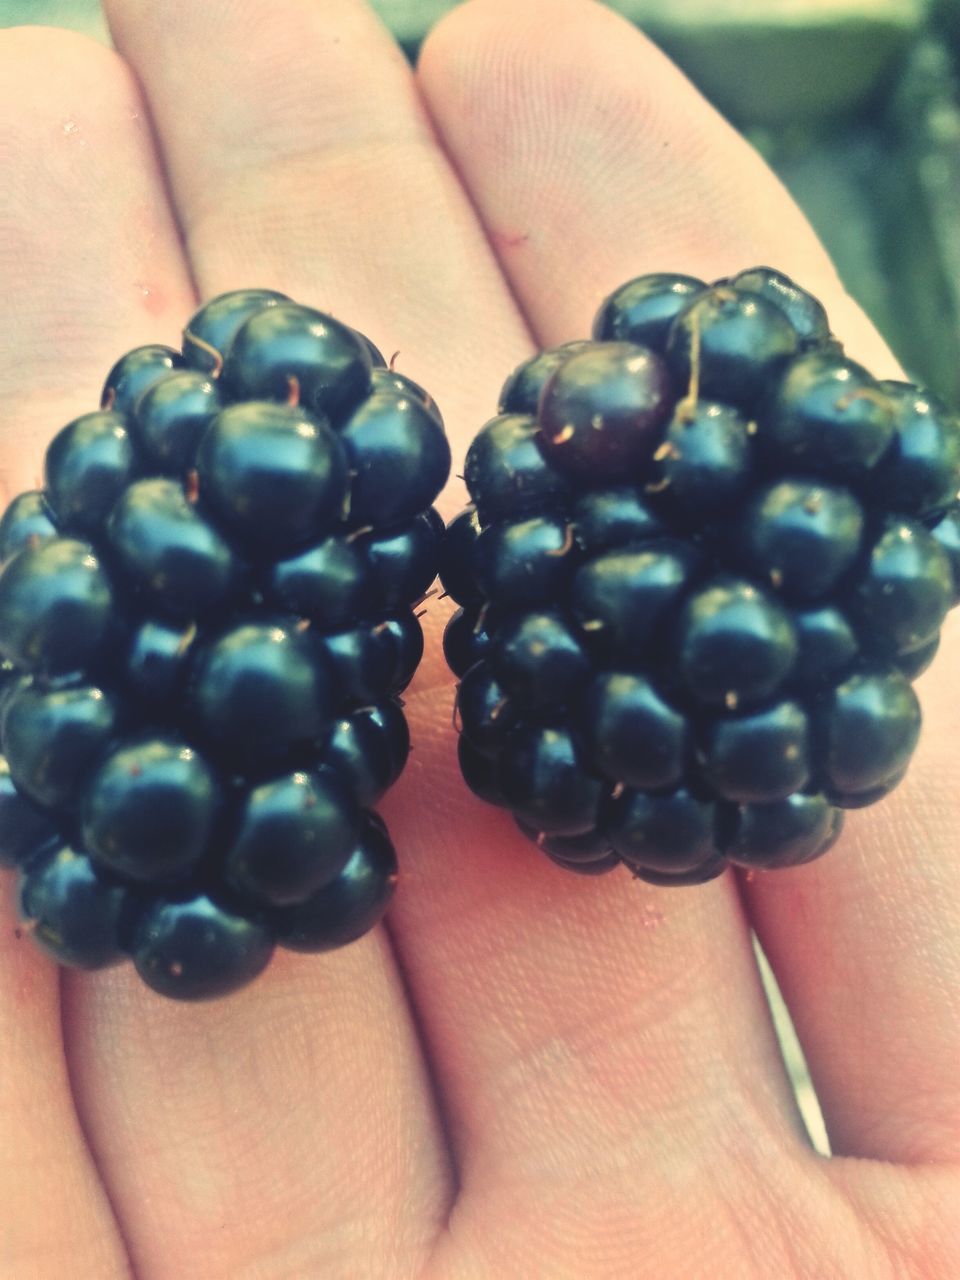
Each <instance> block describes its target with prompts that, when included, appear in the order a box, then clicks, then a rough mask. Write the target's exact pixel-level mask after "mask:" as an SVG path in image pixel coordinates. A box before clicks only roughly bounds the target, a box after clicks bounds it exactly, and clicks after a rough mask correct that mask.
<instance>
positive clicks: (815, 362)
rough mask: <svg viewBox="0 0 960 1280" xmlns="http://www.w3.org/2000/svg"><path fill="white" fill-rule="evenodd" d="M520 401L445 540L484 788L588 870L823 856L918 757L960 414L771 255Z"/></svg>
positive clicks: (463, 689) (604, 338)
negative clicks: (876, 373) (840, 333)
mask: <svg viewBox="0 0 960 1280" xmlns="http://www.w3.org/2000/svg"><path fill="white" fill-rule="evenodd" d="M499 410H500V412H499V416H498V417H495V418H494V419H493V420H492V421H491V422H490V423H488V424H487V425H486V426H485V427H484V428H483V429H482V430H481V431H480V432H479V434H478V435H477V437H476V439H475V440H474V442H473V444H472V445H471V447H470V449H469V451H468V453H467V459H466V467H465V475H466V480H467V485H468V488H469V490H470V497H471V499H472V505H471V506H470V507H469V508H467V510H466V511H465V512H464V513H463V514H462V515H461V516H459V517H458V518H457V519H456V520H455V521H454V522H453V523H452V524H451V526H450V529H449V530H448V532H447V534H446V539H445V544H444V547H443V548H442V550H441V566H442V568H441V573H442V580H443V583H444V586H445V588H446V590H447V592H448V594H450V595H452V596H453V597H454V598H455V599H456V601H457V602H458V603H459V604H460V605H461V606H462V608H461V609H460V610H459V611H458V612H457V613H456V614H455V615H454V617H453V618H452V619H451V621H450V623H449V625H448V628H447V633H446V636H445V639H444V650H445V653H446V655H447V659H448V662H449V664H450V666H451V667H452V668H453V670H454V671H455V673H456V674H457V676H458V678H459V681H460V683H459V686H458V694H457V722H458V727H459V730H460V741H459V759H460V765H461V770H462V772H463V775H464V778H465V780H466V782H467V785H468V786H469V787H470V788H471V789H472V790H473V791H474V792H476V794H477V795H479V796H480V797H481V798H483V799H485V800H487V801H488V802H490V803H492V804H496V805H500V806H502V807H504V808H506V809H509V810H510V811H511V812H512V813H513V815H514V817H515V818H516V819H517V822H518V824H519V826H520V828H521V830H522V831H524V833H525V834H526V835H527V836H528V837H529V838H530V839H531V840H533V841H534V842H535V843H536V844H537V845H538V846H539V847H540V848H541V849H542V850H543V852H544V853H545V854H546V855H547V856H548V857H549V858H550V859H552V860H553V861H554V862H556V863H557V864H558V865H559V866H561V867H563V868H565V869H568V870H571V871H576V872H579V873H580V874H587V875H596V874H600V873H602V872H606V871H609V870H611V869H612V868H613V867H615V866H617V865H618V864H619V863H620V862H623V863H625V864H626V865H627V866H628V867H629V869H630V870H631V872H632V873H633V874H635V875H636V876H638V877H640V878H641V879H644V880H647V881H649V882H650V883H653V884H663V885H680V884H700V883H703V882H705V881H707V880H710V879H712V878H713V877H714V876H716V875H719V874H720V873H721V872H722V871H723V869H724V868H725V867H726V866H728V865H730V864H738V865H741V866H744V867H748V868H759V869H769V868H775V867H785V866H795V865H799V864H801V863H804V862H807V861H809V860H810V859H812V858H815V857H818V856H820V854H822V853H824V852H825V851H826V850H827V849H828V848H829V847H830V846H831V845H832V844H833V843H834V841H835V840H836V838H837V836H838V835H839V833H840V830H841V827H842V823H843V816H844V810H845V809H851V808H859V807H861V806H863V805H865V804H869V803H873V802H874V801H875V800H877V799H879V798H881V797H882V796H884V795H886V794H888V793H889V792H890V791H891V790H892V789H893V788H894V787H895V786H896V785H897V783H898V782H899V781H900V779H901V778H902V777H903V775H904V773H905V772H906V769H907V766H908V764H909V760H910V756H911V754H912V752H913V749H914V747H915V745H916V741H917V736H918V733H919V727H920V711H919V704H918V702H917V699H916V696H915V694H914V692H913V690H912V688H911V684H910V682H911V680H913V679H915V678H916V677H917V676H918V675H919V674H920V673H921V672H922V671H923V670H925V669H926V667H927V666H928V665H929V663H930V662H931V661H932V660H933V656H934V654H935V652H936V649H937V645H938V642H939V631H940V626H941V624H942V622H943V620H944V617H945V615H946V613H947V610H948V609H949V608H950V607H951V605H954V604H957V603H958V601H960V501H958V489H960V424H958V421H957V419H956V418H955V417H954V416H953V415H951V414H950V413H949V412H948V411H947V410H946V409H945V408H944V407H943V406H942V405H941V404H939V402H937V401H936V400H935V399H934V398H932V397H930V396H928V395H926V394H925V393H923V392H922V391H920V390H919V389H918V388H916V387H913V386H911V385H908V384H905V383H890V382H885V383H884V382H878V381H876V380H875V379H873V378H872V377H871V376H870V374H869V373H868V372H867V371H866V370H865V369H863V368H862V367H861V366H859V365H857V364H855V363H853V362H852V361H850V360H848V359H846V357H845V356H844V354H843V350H842V348H841V347H840V345H839V343H838V342H837V341H836V340H835V339H834V338H833V336H832V334H831V333H830V328H829V324H828V321H827V317H826V313H825V312H824V310H823V307H822V306H821V305H820V303H819V302H818V301H817V300H816V299H815V298H814V297H813V296H812V295H811V294H809V293H807V292H806V291H805V290H803V289H802V288H800V287H799V286H798V285H796V284H795V283H794V282H793V281H792V280H790V279H789V278H788V277H787V276H785V275H783V274H782V273H781V272H778V271H775V270H773V269H772V268H769V267H757V268H752V269H750V270H747V271H742V272H740V273H739V274H738V275H735V276H733V277H732V278H730V279H728V280H724V281H719V282H717V283H716V284H715V285H713V286H707V285H705V284H704V283H702V282H701V281H699V280H696V279H694V278H692V277H690V276H682V275H670V274H657V275H650V276H644V277H641V278H639V279H638V280H633V281H630V282H628V283H627V284H625V285H624V286H622V287H621V288H620V289H618V290H616V291H615V292H614V293H612V294H611V295H610V296H609V297H608V298H607V299H606V301H605V302H604V303H603V305H602V307H601V309H600V311H599V313H598V315H597V317H596V320H595V322H594V326H593V341H592V342H573V343H567V344H566V345H565V346H563V347H558V348H555V349H553V350H551V351H546V352H542V353H540V354H539V355H538V356H536V357H535V358H534V359H532V360H530V361H528V362H527V363H526V364H525V365H521V366H520V368H519V369H517V370H515V371H514V373H513V374H512V375H511V376H510V378H509V379H508V381H507V384H506V386H505V388H504V391H503V394H502V396H501V401H500V405H499Z"/></svg>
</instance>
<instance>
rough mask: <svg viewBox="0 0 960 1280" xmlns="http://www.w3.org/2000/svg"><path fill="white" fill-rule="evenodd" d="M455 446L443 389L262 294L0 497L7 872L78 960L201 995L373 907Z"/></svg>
mask: <svg viewBox="0 0 960 1280" xmlns="http://www.w3.org/2000/svg"><path fill="white" fill-rule="evenodd" d="M449 461H450V451H449V446H448V444H447V440H446V436H445V433H444V429H443V424H442V421H441V419H440V415H439V412H438V410H437V408H436V405H435V404H434V403H433V401H432V400H431V399H430V397H429V396H428V395H427V393H426V392H425V391H423V389H422V388H420V387H418V386H417V385H416V384H415V383H413V382H411V381H410V380H409V379H407V378H405V377H404V376H403V375H401V374H398V373H395V372H393V371H390V370H387V369H386V367H385V362H384V361H383V358H382V356H381V355H380V353H379V352H378V351H377V349H376V348H375V347H374V346H373V344H372V343H370V342H369V341H368V339H366V338H365V337H364V336H363V335H362V334H359V333H357V332H355V331H354V330H353V329H350V328H348V327H347V326H345V325H343V324H341V323H340V322H339V321H336V320H334V319H332V318H331V317H329V316H325V315H323V314H321V313H320V312H317V311H314V310H312V309H310V308H308V307H301V306H298V305H297V304H295V303H293V302H291V301H290V299H288V298H286V297H285V296H284V295H282V294H278V293H274V292H272V291H270V290H262V289H246V290H240V291H237V292H234V293H229V294H224V295H222V296H221V297H219V298H215V299H214V300H213V301H212V302H209V303H207V304H206V305H205V306H204V307H202V308H201V309H200V310H199V311H198V312H197V314H196V315H195V316H194V317H193V318H192V319H191V320H190V322H189V324H188V325H187V327H186V330H185V332H184V347H183V352H182V354H181V353H179V352H176V351H173V350H172V349H170V348H167V347H161V346H149V347H141V348H138V349H137V350H135V351H133V352H130V353H129V354H128V355H127V356H124V357H123V359H122V360H120V361H118V362H117V364H116V365H115V366H114V368H113V370H112V371H111V373H110V375H109V377H108V378H107V382H106V386H105V388H104V393H103V403H102V407H101V409H100V410H98V411H96V412H93V413H88V414H85V415H83V416H82V417H80V418H77V419H76V420H75V421H73V422H71V423H69V424H68V425H67V426H66V427H64V428H63V430H61V431H60V432H59V434H58V435H56V436H55V437H54V439H53V441H52V442H51V444H50V446H49V448H48V450H47V455H46V463H45V468H44V488H43V490H42V491H35V492H29V493H25V494H21V495H20V496H19V497H17V498H15V499H14V501H13V502H12V503H11V504H10V506H9V507H8V509H7V511H6V513H5V514H4V515H3V516H2V519H0V658H2V659H3V663H2V667H0V740H2V756H0V865H4V866H9V867H15V868H17V869H18V874H19V877H20V887H19V904H20V913H21V916H22V918H23V920H24V922H25V923H26V924H27V926H28V927H29V929H30V931H31V932H32V934H33V936H34V937H35V939H36V941H37V942H38V943H39V944H40V945H41V946H42V947H43V948H44V949H45V950H46V951H48V952H49V953H50V954H52V955H53V956H54V957H55V958H56V959H57V960H59V961H60V962H61V963H63V964H70V965H76V966H80V967H84V968H99V967H101V966H104V965H107V964H113V963H115V962H118V961H121V960H123V959H125V958H126V959H130V960H132V961H133V964H134V965H135V967H136V969H137V971H138V972H139V974H140V975H141V977H142V978H143V979H144V981H145V982H147V983H148V984H149V985H150V986H151V987H153V988H154V989H155V990H157V991H158V992H161V993H162V994H164V995H168V996H172V997H174V998H177V999H188V1000H195V999H203V998H207V997H212V996H217V995H222V994H225V993H227V992H229V991H232V990H234V989H236V988H237V987H240V986H242V985H244V984H245V983H247V982H249V981H250V980H252V979H253V978H254V977H255V976H256V975H257V974H258V973H259V972H260V971H261V970H262V969H263V968H264V966H265V965H266V964H267V962H268V961H269V959H270V956H271V953H272V951H273V949H274V946H275V945H278V944H279V945H282V946H288V947H291V948H293V949H295V950H301V951H320V950H327V949H329V948H331V947H335V946H341V945H343V944H344V943H347V942H350V941H352V940H353V939H354V938H357V937H359V936H360V935H361V934H362V933H364V932H366V930H367V929H369V928H371V927H372V926H373V925H374V924H375V923H376V922H377V920H379V918H380V916H381V915H382V914H383V912H384V911H385V910H386V907H387V904H388V902H389V900H390V897H391V895H392V893H393V889H394V885H395V882H396V874H397V868H396V857H395V854H394V852H393V848H392V845H391V843H390V838H389V836H388V834H387V831H386V828H385V827H384V825H383V824H382V822H380V821H379V819H378V818H377V817H376V815H375V814H374V813H372V812H371V806H373V805H374V804H376V803H377V801H378V800H379V799H380V797H381V796H382V795H383V794H384V792H385V791H386V790H387V788H388V787H390V786H391V785H392V784H393V783H394V782H395V781H396V779H397V778H398V777H399V775H400V772H401V771H402V769H403V767H404V764H405V762H406V759H407V753H408V751H409V746H410V742H409V734H408V730H407V725H406V721H405V719H404V715H403V711H402V710H401V704H400V702H399V694H400V693H401V691H402V689H403V688H404V687H405V685H406V684H407V683H408V681H409V680H410V678H411V677H412V675H413V672H414V670H415V668H416V666H417V664H418V662H419V660H420V657H421V654H422V652H423V633H422V631H421V629H420V624H419V622H418V620H417V617H416V614H415V609H416V606H417V604H418V603H419V602H420V601H421V600H422V598H423V597H424V595H425V594H426V593H427V592H428V589H429V587H430V584H431V582H432V581H433V578H434V577H435V576H436V573H437V570H438V568H439V561H440V550H441V535H442V534H443V523H442V521H441V520H440V518H439V516H438V515H437V513H436V512H435V511H434V510H433V508H432V507H431V503H432V502H433V500H434V499H435V498H436V496H437V494H438V493H439V491H440V489H441V487H442V486H443V484H444V483H445V481H446V478H447V471H448V468H449Z"/></svg>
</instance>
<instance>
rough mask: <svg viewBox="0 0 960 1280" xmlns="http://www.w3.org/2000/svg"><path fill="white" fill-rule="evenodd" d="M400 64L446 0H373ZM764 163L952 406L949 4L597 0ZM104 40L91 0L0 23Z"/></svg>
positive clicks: (955, 180)
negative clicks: (683, 76) (680, 75)
mask: <svg viewBox="0 0 960 1280" xmlns="http://www.w3.org/2000/svg"><path fill="white" fill-rule="evenodd" d="M372 2H373V5H374V7H375V8H376V9H377V10H378V11H379V12H380V14H381V16H382V17H383V19H384V20H385V22H386V23H387V25H388V26H389V27H390V28H391V29H392V30H393V32H394V34H395V35H396V37H397V39H398V40H399V42H400V43H401V45H402V46H403V48H404V49H405V50H406V52H407V53H408V55H409V56H410V57H411V58H414V57H415V56H416V52H417V49H418V47H419V45H420V42H421V41H422V39H423V36H424V34H425V33H426V32H427V31H428V30H429V28H430V27H431V25H432V24H433V23H434V22H435V21H436V20H437V18H439V17H440V16H441V15H442V14H443V13H444V12H445V11H446V10H447V9H450V8H452V7H453V5H454V4H455V3H457V0H372ZM609 3H610V5H611V7H612V8H614V9H618V10H619V11H620V12H621V13H623V14H625V15H626V16H627V17H629V18H631V19H632V20H634V21H636V22H637V23H638V24H639V25H641V26H642V27H643V28H644V30H646V31H647V32H648V33H649V34H650V35H651V36H652V37H653V38H654V39H655V40H656V41H657V43H658V44H660V46H661V47H662V48H663V49H664V50H666V52H667V53H668V54H670V56H671V57H672V58H673V59H674V60H675V61H676V62H677V63H678V64H679V65H680V66H681V67H682V68H683V70H684V71H685V72H686V73H687V74H688V75H689V76H690V78H691V79H692V80H693V81H694V83H696V84H697V85H698V86H699V87H700V89H701V90H702V91H703V92H704V93H705V94H706V96H707V97H708V98H710V99H711V100H712V101H713V103H714V104H715V105H716V106H717V107H718V108H719V109H720V110H721V111H722V112H723V113H724V114H725V115H726V116H727V117H728V118H729V119H730V120H731V121H732V122H733V123H734V124H736V125H737V126H738V127H739V128H740V129H741V130H742V131H743V132H744V133H745V134H746V135H747V136H748V137H749V138H750V140H751V141H752V142H753V143H754V145H755V146H756V147H757V148H758V149H759V150H760V151H761V152H762V153H763V154H764V156H765V157H766V158H767V160H768V161H769V162H770V164H771V165H772V166H773V167H774V169H776V170H777V172H778V173H779V174H780V176H781V178H782V179H783V181H784V182H785V183H786V185H787V187H788V188H789V189H790V190H791V191H792V193H793V195H794V197H795V198H796V199H797V200H798V202H799V203H800V205H801V206H802V207H803V208H804V209H805V210H806V213H807V215H808V217H809V218H810V220H811V221H812V223H813V225H814V227H815V228H816V229H817V231H818V232H819V234H820V236H821V238H822V239H823V240H824V242H825V243H826V245H827V247H828V248H829V249H830V251H831V253H832V254H833V257H834V260H835V261H836V263H837V265H838V266H839V268H840V272H841V275H842V276H843V278H844V281H845V283H846V285H847V288H848V289H849V290H850V292H851V293H852V294H853V295H854V296H855V297H856V298H857V299H858V301H859V302H860V303H861V304H862V305H863V306H864V308H865V309H866V310H867V312H868V313H869V314H870V315H871V316H872V317H873V319H874V322H875V323H876V324H877V325H878V327H879V328H880V329H881V331H882V332H883V333H884V335H885V336H886V338H887V340H888V342H889V343H890V345H891V346H892V347H893V349H894V350H895V351H896V353H897V355H898V356H899V357H900V360H901V361H902V362H903V364H904V365H905V366H906V368H907V370H908V371H909V373H910V374H911V376H912V377H913V378H914V379H915V380H917V381H920V382H922V383H924V384H926V385H927V386H928V387H929V388H930V389H932V390H935V391H937V392H939V393H940V394H941V395H942V396H943V397H944V398H946V399H947V400H948V401H949V402H951V404H952V405H953V406H954V407H958V408H960V217H958V216H957V211H958V210H960V98H958V91H957V79H956V74H957V73H956V68H957V62H956V59H957V58H958V57H960V0H609ZM22 22H27V23H46V24H52V25H55V26H65V27H72V28H75V29H77V30H80V31H84V32H87V33H88V34H90V35H93V36H95V37H96V38H98V39H101V40H104V41H107V40H109V35H108V33H107V28H106V24H105V22H104V20H103V16H102V14H101V12H100V7H99V4H98V3H97V0H0V27H3V26H13V25H15V24H17V23H22Z"/></svg>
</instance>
